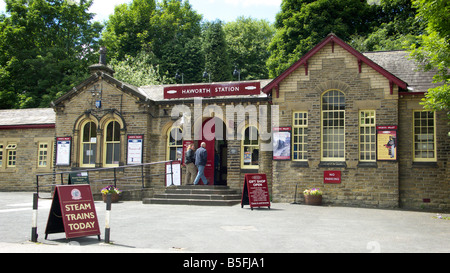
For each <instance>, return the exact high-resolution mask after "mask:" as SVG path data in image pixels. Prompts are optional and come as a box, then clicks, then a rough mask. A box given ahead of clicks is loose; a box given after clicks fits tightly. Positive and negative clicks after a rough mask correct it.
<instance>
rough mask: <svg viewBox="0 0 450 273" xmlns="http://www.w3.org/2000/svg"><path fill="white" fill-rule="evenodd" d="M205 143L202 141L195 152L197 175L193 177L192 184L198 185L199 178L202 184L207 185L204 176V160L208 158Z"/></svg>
mask: <svg viewBox="0 0 450 273" xmlns="http://www.w3.org/2000/svg"><path fill="white" fill-rule="evenodd" d="M205 147H206V143H205V142H202V144H201V147H200V148H198V149H197V151H196V152H195V165H196V166H197V168H198V173H197V177H196V178H195V181H194V185H198V182H200V178H201V179H202V181H203V184H204V185H208V180H207V179H206V176H205V166H206V161H207V160H208V153H207V152H206V149H205Z"/></svg>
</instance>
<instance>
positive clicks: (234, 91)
mask: <svg viewBox="0 0 450 273" xmlns="http://www.w3.org/2000/svg"><path fill="white" fill-rule="evenodd" d="M260 93H261V83H260V82H240V83H227V84H214V83H213V84H201V85H182V86H181V85H180V86H170V87H165V88H164V99H183V98H194V97H203V98H208V97H220V96H244V95H259V94H260Z"/></svg>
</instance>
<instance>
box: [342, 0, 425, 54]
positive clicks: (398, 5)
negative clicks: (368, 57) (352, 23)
mask: <svg viewBox="0 0 450 273" xmlns="http://www.w3.org/2000/svg"><path fill="white" fill-rule="evenodd" d="M373 11H374V12H375V13H376V16H375V18H374V22H375V24H374V25H373V29H371V30H370V32H369V33H368V34H367V35H365V36H364V34H359V33H358V34H356V35H353V36H352V38H351V40H350V41H349V43H350V45H351V46H352V47H354V48H355V49H357V50H358V51H361V52H363V51H382V50H401V49H405V47H409V46H410V45H411V44H413V43H415V42H417V39H418V37H419V36H420V35H421V34H422V33H423V32H424V30H425V27H426V22H424V21H422V20H416V12H417V9H416V8H415V7H414V6H413V5H412V1H411V0H381V1H379V3H377V4H376V6H374V9H373Z"/></svg>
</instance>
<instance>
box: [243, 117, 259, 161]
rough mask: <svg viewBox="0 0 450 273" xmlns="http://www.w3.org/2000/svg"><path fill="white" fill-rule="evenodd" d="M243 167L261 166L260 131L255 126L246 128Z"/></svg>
mask: <svg viewBox="0 0 450 273" xmlns="http://www.w3.org/2000/svg"><path fill="white" fill-rule="evenodd" d="M241 151H242V161H241V167H242V168H257V167H258V166H259V133H258V129H257V128H256V127H255V126H249V127H247V128H246V129H245V134H244V139H243V140H242V147H241Z"/></svg>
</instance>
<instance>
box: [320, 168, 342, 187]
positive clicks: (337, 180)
mask: <svg viewBox="0 0 450 273" xmlns="http://www.w3.org/2000/svg"><path fill="white" fill-rule="evenodd" d="M323 177H324V178H323V183H325V184H341V171H325V174H324V176H323Z"/></svg>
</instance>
